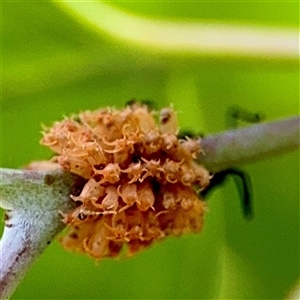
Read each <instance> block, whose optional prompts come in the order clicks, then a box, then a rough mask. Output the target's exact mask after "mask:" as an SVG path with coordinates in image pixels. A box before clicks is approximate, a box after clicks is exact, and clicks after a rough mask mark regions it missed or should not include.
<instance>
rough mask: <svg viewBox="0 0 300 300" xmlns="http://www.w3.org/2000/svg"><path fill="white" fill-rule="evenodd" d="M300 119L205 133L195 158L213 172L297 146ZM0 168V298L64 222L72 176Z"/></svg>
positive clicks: (72, 181)
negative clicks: (1, 213) (0, 225)
mask: <svg viewBox="0 0 300 300" xmlns="http://www.w3.org/2000/svg"><path fill="white" fill-rule="evenodd" d="M299 120H300V119H299V117H293V118H289V119H286V120H281V121H276V122H273V123H267V124H266V123H265V124H260V125H254V126H251V127H247V128H244V129H238V130H232V131H228V132H223V133H220V134H217V135H212V136H208V137H205V138H203V139H202V141H201V147H202V150H203V153H202V154H201V155H200V156H199V159H198V161H199V163H201V164H203V165H204V166H206V167H207V168H208V170H210V171H212V172H216V171H221V170H224V169H226V168H228V167H231V166H236V165H239V164H243V163H246V162H250V161H256V160H258V159H262V158H265V157H268V156H270V155H281V154H284V153H287V152H289V151H292V150H295V149H298V148H299V146H300V138H299V137H300V126H299V125H300V124H299ZM0 172H1V182H0V193H1V197H0V200H1V202H0V206H1V207H2V208H4V209H5V210H6V213H5V228H4V233H3V236H2V239H1V242H0V255H1V270H0V287H1V290H0V298H1V299H8V298H9V297H10V296H11V295H12V293H13V292H14V290H15V289H16V287H17V285H18V284H19V283H20V281H21V280H22V278H23V277H24V276H25V274H26V272H27V271H28V270H29V268H30V266H31V265H32V264H33V263H34V262H35V261H36V259H37V258H38V256H39V255H40V254H41V253H42V252H43V251H44V249H45V248H46V247H47V245H48V244H49V243H50V242H51V240H53V238H54V237H55V236H56V235H57V234H58V233H59V232H60V231H61V230H62V228H63V227H64V226H63V223H62V222H61V217H60V216H59V211H60V210H61V211H64V212H67V211H69V210H71V208H72V204H73V201H70V197H69V195H70V192H71V187H72V186H73V184H74V183H75V179H76V176H73V175H71V174H69V173H65V172H62V171H59V170H52V171H26V170H10V169H0Z"/></svg>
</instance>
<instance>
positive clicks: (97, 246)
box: [41, 103, 210, 259]
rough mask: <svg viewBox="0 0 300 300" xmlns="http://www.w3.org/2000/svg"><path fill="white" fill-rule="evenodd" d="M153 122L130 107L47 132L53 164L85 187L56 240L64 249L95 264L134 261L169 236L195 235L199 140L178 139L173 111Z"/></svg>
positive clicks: (204, 181)
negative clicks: (122, 256) (123, 258)
mask: <svg viewBox="0 0 300 300" xmlns="http://www.w3.org/2000/svg"><path fill="white" fill-rule="evenodd" d="M155 117H156V114H155V112H153V111H149V109H148V107H147V106H144V105H141V104H138V103H134V104H131V105H129V106H127V107H126V108H125V109H123V110H115V109H100V110H97V111H94V112H90V111H86V112H83V113H80V114H79V115H77V116H73V117H71V118H66V119H64V120H63V121H61V122H57V123H55V124H54V126H53V127H52V128H50V129H46V132H45V133H44V137H43V139H42V141H41V143H42V144H43V145H46V146H48V147H50V148H51V149H52V150H53V151H54V152H56V154H57V156H55V157H54V158H53V159H52V161H54V162H56V163H58V164H59V165H60V166H61V167H62V168H63V169H64V170H66V171H69V172H71V173H74V174H77V175H79V176H81V177H82V178H83V179H84V183H85V184H84V186H83V188H82V189H81V190H80V191H79V192H78V193H77V194H75V195H71V198H72V199H73V200H74V201H76V204H77V207H76V209H75V210H74V211H72V212H71V213H69V214H65V215H64V222H65V223H66V224H67V225H69V229H68V232H67V234H66V235H65V236H64V237H63V238H62V239H61V241H62V244H63V245H64V246H65V247H66V248H68V249H75V250H78V251H80V252H85V253H88V254H89V255H90V256H92V257H94V258H96V259H100V258H102V257H114V256H117V255H118V254H119V253H120V251H121V249H122V248H123V245H124V244H126V245H127V250H128V251H127V253H128V254H133V253H135V252H137V251H138V250H140V249H142V248H145V247H147V246H149V245H150V244H151V243H152V242H153V241H154V240H159V239H162V238H164V237H165V236H168V235H180V234H182V233H186V232H198V231H200V230H201V228H202V221H203V213H204V211H205V205H204V202H203V201H202V200H201V199H199V198H198V196H197V192H196V190H197V189H203V188H205V187H206V186H207V185H208V184H209V179H210V176H209V173H208V171H207V170H206V169H204V168H203V167H202V166H199V165H198V164H197V163H196V162H195V158H196V157H197V154H198V153H199V152H200V144H199V140H192V139H189V138H186V139H181V140H180V139H178V137H177V133H178V127H177V117H176V113H175V112H174V111H173V109H172V108H164V109H162V110H161V112H160V115H159V118H158V121H156V118H155Z"/></svg>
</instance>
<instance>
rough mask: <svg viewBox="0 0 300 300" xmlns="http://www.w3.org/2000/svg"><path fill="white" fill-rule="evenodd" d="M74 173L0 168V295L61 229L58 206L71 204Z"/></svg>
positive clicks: (11, 288)
mask: <svg viewBox="0 0 300 300" xmlns="http://www.w3.org/2000/svg"><path fill="white" fill-rule="evenodd" d="M73 182H74V176H73V175H71V174H70V173H63V172H61V171H51V172H45V171H43V172H33V171H21V170H10V169H1V183H0V192H1V207H2V208H4V209H6V213H5V230H4V233H3V236H2V239H1V241H0V255H1V270H0V289H1V290H0V299H8V298H9V297H10V296H11V295H12V293H13V292H14V290H15V289H16V287H17V285H18V284H19V283H20V281H21V280H22V278H23V277H24V276H25V274H26V273H27V271H28V269H29V268H30V267H31V265H32V264H33V263H34V262H35V260H36V259H37V258H38V257H39V255H40V254H41V253H42V252H43V251H44V250H45V248H46V247H47V245H48V244H50V242H51V241H52V240H53V239H54V237H55V236H56V235H57V234H58V233H59V232H60V231H61V230H62V229H63V227H64V226H63V223H62V222H61V217H60V216H59V214H58V211H59V210H63V211H68V210H70V209H71V207H72V204H73V203H72V202H71V201H70V198H69V194H70V188H71V186H72V184H73Z"/></svg>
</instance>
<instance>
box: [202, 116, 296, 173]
mask: <svg viewBox="0 0 300 300" xmlns="http://www.w3.org/2000/svg"><path fill="white" fill-rule="evenodd" d="M299 146H300V118H299V117H298V116H296V117H291V118H288V119H284V120H279V121H275V122H271V123H262V124H258V125H254V126H249V127H246V128H242V129H237V130H230V131H226V132H222V133H219V134H216V135H211V136H208V137H205V138H204V139H203V140H202V141H201V147H202V149H203V153H201V154H200V155H199V158H198V161H199V163H201V164H203V165H204V166H205V167H206V168H207V169H208V170H210V171H213V172H217V171H222V170H225V169H227V168H229V167H233V166H237V165H240V164H245V163H249V162H253V161H257V160H260V159H264V158H267V157H270V156H272V155H282V154H284V153H287V152H290V151H293V150H296V149H299Z"/></svg>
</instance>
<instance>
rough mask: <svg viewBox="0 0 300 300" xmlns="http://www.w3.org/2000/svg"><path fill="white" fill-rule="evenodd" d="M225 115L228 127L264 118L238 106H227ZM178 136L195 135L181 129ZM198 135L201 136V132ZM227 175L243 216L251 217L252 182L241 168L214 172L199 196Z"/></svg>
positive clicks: (205, 193)
mask: <svg viewBox="0 0 300 300" xmlns="http://www.w3.org/2000/svg"><path fill="white" fill-rule="evenodd" d="M226 116H227V118H226V126H227V127H229V128H236V127H238V125H239V122H240V121H242V122H246V123H257V122H260V121H262V120H263V119H264V118H265V116H264V114H262V113H252V112H249V111H248V110H246V109H244V108H242V107H239V106H232V107H229V109H228V110H227V113H226ZM180 136H181V137H182V138H184V137H186V136H188V137H195V134H193V133H192V132H191V131H183V132H181V133H180ZM198 136H202V137H203V134H201V135H198ZM229 177H232V178H233V179H234V182H235V185H236V187H237V189H238V192H239V196H240V199H241V205H242V211H243V216H244V218H245V219H247V220H250V219H252V218H253V207H252V202H253V201H252V183H251V178H250V176H249V175H248V174H247V173H246V172H245V171H243V170H240V169H238V168H234V167H232V168H228V169H226V170H223V171H220V172H216V173H214V174H213V177H212V179H211V180H210V184H209V186H208V187H207V188H206V189H205V190H203V191H201V193H200V194H201V196H202V197H204V198H206V197H208V196H209V195H210V194H211V193H212V191H213V190H214V189H216V188H218V187H220V186H221V185H223V184H224V183H225V182H226V180H227V179H228V178H229Z"/></svg>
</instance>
